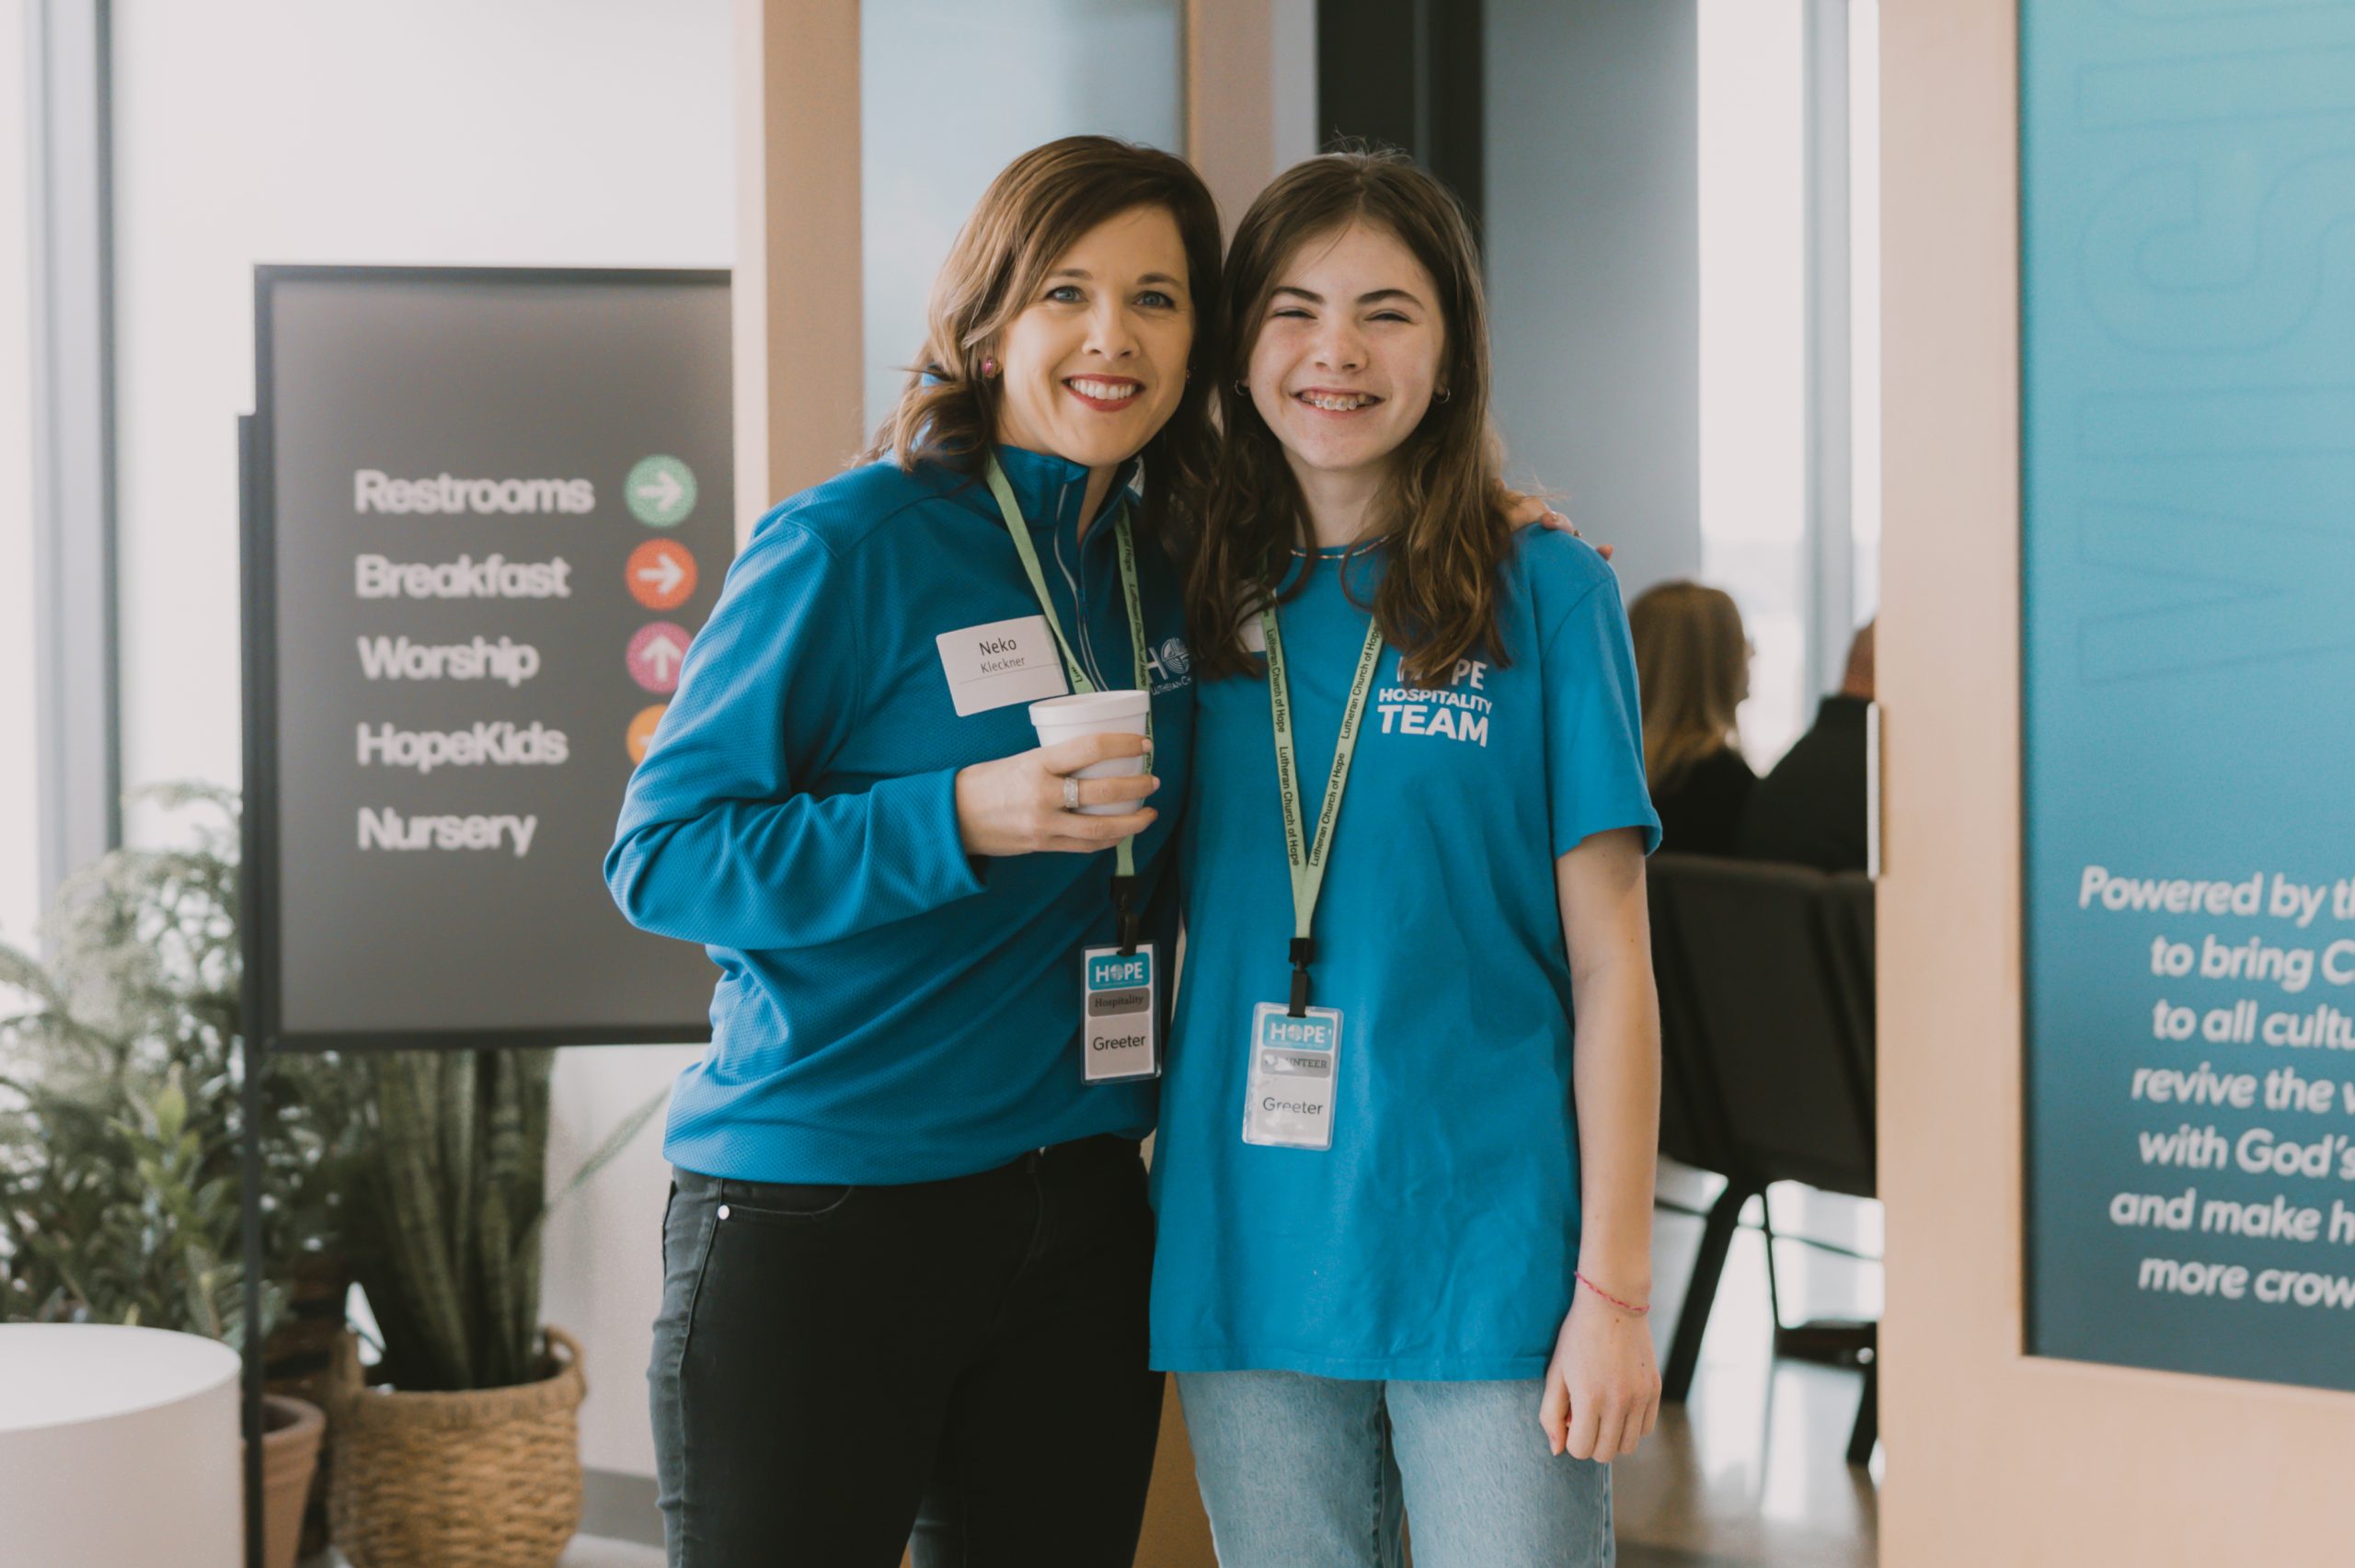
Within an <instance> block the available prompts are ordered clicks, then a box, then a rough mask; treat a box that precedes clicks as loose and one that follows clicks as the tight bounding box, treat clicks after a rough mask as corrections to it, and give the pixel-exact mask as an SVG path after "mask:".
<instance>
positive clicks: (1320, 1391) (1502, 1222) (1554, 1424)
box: [1153, 155, 1659, 1568]
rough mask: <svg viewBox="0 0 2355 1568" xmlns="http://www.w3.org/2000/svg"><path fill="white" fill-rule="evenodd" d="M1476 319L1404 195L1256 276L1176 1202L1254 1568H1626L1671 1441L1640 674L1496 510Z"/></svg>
mask: <svg viewBox="0 0 2355 1568" xmlns="http://www.w3.org/2000/svg"><path fill="white" fill-rule="evenodd" d="M1479 276H1480V273H1479V264H1478V260H1477V258H1476V255H1475V253H1474V250H1473V246H1472V243H1471V240H1470V237H1469V235H1467V233H1466V231H1465V224H1464V222H1463V220H1462V217H1461V215H1460V214H1459V212H1457V210H1456V208H1455V207H1454V204H1453V201H1452V200H1450V199H1449V198H1448V197H1447V196H1446V194H1445V193H1444V191H1443V190H1442V189H1441V188H1440V187H1439V186H1438V185H1437V184H1436V183H1434V182H1433V181H1432V180H1431V179H1430V178H1429V177H1427V176H1425V175H1423V174H1421V173H1419V171H1417V170H1416V169H1415V168H1414V167H1413V166H1411V165H1409V164H1407V162H1405V161H1404V160H1403V159H1400V158H1396V157H1395V156H1362V155H1331V156H1327V157H1321V158H1316V159H1312V160H1311V161H1309V162H1308V163H1305V164H1303V165H1301V166H1297V167H1295V168H1294V169H1292V171H1290V172H1289V173H1287V174H1285V175H1284V176H1282V177H1280V178H1279V179H1278V180H1277V181H1276V182H1275V184H1273V185H1272V186H1270V187H1269V189H1268V190H1267V191H1266V192H1265V193H1264V194H1263V195H1262V196H1261V197H1260V198H1259V199H1258V201H1257V202H1256V203H1255V204H1254V205H1253V207H1252V209H1251V212H1250V213H1249V214H1248V215H1247V216H1246V217H1245V219H1244V220H1243V223H1242V224H1241V226H1240V228H1239V230H1238V231H1237V233H1236V235H1235V242H1234V245H1233V246H1232V247H1231V249H1230V251H1229V254H1228V271H1227V287H1228V290H1229V293H1228V308H1229V312H1230V321H1231V323H1232V326H1233V331H1232V334H1231V337H1230V340H1229V343H1228V347H1227V352H1228V354H1229V356H1230V363H1229V367H1228V370H1227V372H1226V374H1225V376H1224V377H1223V382H1224V381H1233V382H1234V383H1235V393H1236V396H1235V402H1234V403H1233V405H1232V409H1233V412H1232V413H1231V415H1230V417H1229V418H1228V421H1227V445H1226V448H1225V452H1224V456H1223V464H1222V468H1221V471H1220V477H1219V482H1218V485H1217V487H1216V489H1215V491H1214V494H1213V498H1212V503H1211V505H1210V509H1209V510H1208V512H1207V514H1206V517H1205V524H1204V537H1203V543H1202V548H1201V550H1200V555H1199V557H1198V559H1197V561H1196V563H1195V566H1194V568H1193V570H1192V572H1191V574H1190V576H1189V589H1188V601H1189V602H1188V607H1189V614H1190V617H1191V624H1192V625H1193V626H1194V628H1195V638H1196V645H1197V646H1196V668H1197V671H1198V673H1199V674H1200V675H1201V676H1202V677H1203V684H1202V685H1201V686H1200V694H1199V697H1198V704H1199V705H1198V709H1197V715H1196V726H1197V728H1196V751H1195V761H1194V775H1195V778H1196V779H1197V780H1198V781H1199V784H1198V788H1197V791H1196V795H1195V797H1194V800H1193V802H1192V805H1191V807H1189V825H1188V828H1187V830H1186V860H1185V888H1186V890H1185V898H1186V912H1187V932H1188V942H1189V950H1188V955H1187V960H1186V975H1185V981H1184V985H1183V988H1182V990H1181V991H1180V994H1179V997H1178V1001H1177V1019H1176V1021H1175V1024H1174V1028H1173V1036H1172V1043H1171V1055H1170V1067H1169V1076H1168V1078H1167V1079H1166V1082H1164V1085H1163V1094H1162V1116H1161V1128H1160V1139H1159V1142H1158V1144H1157V1146H1156V1147H1157V1153H1156V1155H1155V1168H1154V1172H1153V1180H1154V1191H1155V1204H1156V1207H1157V1208H1158V1211H1159V1217H1160V1231H1159V1240H1158V1243H1157V1246H1158V1251H1157V1253H1156V1261H1155V1276H1154V1301H1153V1357H1154V1365H1155V1367H1158V1368H1167V1369H1170V1370H1173V1371H1175V1372H1176V1373H1177V1375H1178V1384H1179V1390H1180V1393H1181V1395H1182V1397H1183V1399H1184V1402H1185V1407H1186V1416H1187V1423H1188V1426H1189V1431H1190V1432H1191V1434H1192V1437H1193V1442H1194V1450H1195V1459H1196V1466H1197V1473H1198V1475H1199V1478H1200V1485H1201V1490H1202V1496H1203V1500H1204V1502H1205V1504H1206V1505H1207V1506H1208V1510H1209V1513H1210V1518H1211V1525H1212V1531H1213V1533H1214V1535H1215V1536H1216V1539H1217V1542H1218V1549H1219V1556H1220V1561H1221V1562H1222V1563H1223V1564H1224V1565H1225V1568H1261V1565H1265V1568H1278V1565H1283V1568H1291V1565H1294V1564H1300V1563H1311V1562H1313V1563H1316V1564H1319V1565H1327V1564H1330V1565H1340V1564H1360V1563H1362V1564H1374V1563H1384V1564H1387V1563H1395V1562H1397V1561H1398V1552H1399V1528H1398V1526H1399V1515H1400V1508H1401V1503H1402V1501H1403V1505H1404V1510H1405V1512H1406V1513H1407V1514H1409V1515H1411V1516H1412V1518H1413V1533H1414V1543H1415V1556H1416V1561H1417V1562H1418V1563H1419V1564H1420V1565H1421V1568H1451V1565H1457V1568H1461V1565H1470V1564H1478V1565H1479V1568H1512V1565H1516V1564H1530V1565H1534V1564H1539V1563H1544V1564H1548V1565H1553V1564H1560V1563H1575V1564H1599V1563H1603V1562H1607V1561H1609V1559H1610V1554H1611V1551H1612V1548H1611V1524H1610V1511H1609V1471H1608V1469H1607V1461H1608V1460H1610V1459H1612V1458H1613V1457H1614V1456H1615V1455H1618V1454H1622V1453H1626V1452H1629V1451H1631V1450H1632V1449H1633V1448H1634V1447H1635V1446H1636V1444H1637V1441H1638V1439H1639V1438H1640V1437H1641V1436H1643V1434H1644V1433H1646V1432H1648V1430H1650V1428H1651V1425H1652V1423H1653V1420H1654V1418H1655V1415H1656V1412H1657V1408H1658V1399H1659V1378H1658V1375H1657V1373H1656V1372H1655V1370H1654V1368H1653V1365H1652V1355H1651V1343H1650V1338H1649V1335H1648V1333H1647V1330H1646V1327H1645V1324H1644V1322H1643V1319H1642V1312H1643V1310H1644V1305H1645V1301H1646V1298H1647V1295H1648V1289H1649V1283H1650V1281H1649V1271H1650V1218H1651V1201H1652V1169H1653V1157H1654V1149H1655V1142H1656V1122H1657V1104H1658V1070H1659V1069H1658V1035H1657V1023H1656V1018H1655V1001H1654V997H1653V994H1652V987H1651V969H1650V962H1649V957H1648V944H1647V936H1646V926H1645V912H1644V890H1643V855H1644V853H1645V850H1646V847H1647V841H1648V840H1649V839H1650V838H1652V837H1653V836H1654V835H1655V834H1656V831H1657V826H1656V819H1655V818H1654V817H1653V815H1652V812H1651V808H1650V807H1649V805H1648V803H1647V801H1646V798H1645V794H1644V786H1643V767H1642V752H1641V742H1640V739H1639V733H1638V721H1637V699H1636V691H1635V681H1634V674H1633V669H1632V664H1631V660H1630V656H1629V651H1628V647H1627V634H1626V622H1625V619H1624V616H1623V614H1622V612H1621V611H1620V608H1619V600H1618V592H1617V589H1616V588H1615V586H1614V581H1613V578H1612V576H1611V573H1610V571H1609V570H1608V568H1607V567H1604V566H1603V563H1602V561H1601V559H1600V558H1599V557H1598V556H1597V555H1596V554H1595V553H1594V552H1593V551H1591V550H1590V549H1589V548H1588V547H1587V546H1586V545H1584V544H1580V543H1578V542H1577V541H1576V540H1574V539H1571V538H1568V537H1563V536H1561V535H1559V534H1557V533H1552V532H1542V531H1534V530H1533V531H1516V530H1515V529H1514V528H1513V527H1512V526H1511V521H1509V518H1508V515H1507V514H1506V512H1505V510H1504V506H1505V503H1506V497H1505V493H1504V492H1503V491H1502V487H1501V486H1500V485H1499V481H1498V472H1497V471H1498V449H1497V445H1496V442H1495V441H1494V439H1493V437H1492V435H1491V433H1490V429H1489V426H1488V340H1487V326H1486V323H1485V319H1484V308H1483V304H1482V301H1481V292H1480V283H1479ZM1262 647H1264V650H1265V652H1264V657H1263V655H1262V653H1261V652H1260V649H1261V648H1262ZM1271 735H1272V737H1273V739H1274V745H1273V746H1272V747H1271V746H1270V737H1271ZM1352 737H1353V739H1352ZM1271 752H1272V753H1273V755H1271ZM1352 760H1354V766H1353V767H1352V765H1351V764H1352ZM1328 768H1329V772H1328ZM1320 802H1321V804H1320ZM1287 807H1291V809H1289V810H1288V809H1287ZM1288 867H1289V868H1290V874H1289V876H1288V875H1287V868H1288ZM1320 883H1321V896H1320ZM1288 884H1289V885H1288ZM1566 938H1567V942H1566ZM1573 1013H1575V1019H1576V1030H1575V1034H1576V1047H1577V1048H1576V1050H1575V1052H1573V1050H1572V1035H1573V1029H1572V1018H1573Z"/></svg>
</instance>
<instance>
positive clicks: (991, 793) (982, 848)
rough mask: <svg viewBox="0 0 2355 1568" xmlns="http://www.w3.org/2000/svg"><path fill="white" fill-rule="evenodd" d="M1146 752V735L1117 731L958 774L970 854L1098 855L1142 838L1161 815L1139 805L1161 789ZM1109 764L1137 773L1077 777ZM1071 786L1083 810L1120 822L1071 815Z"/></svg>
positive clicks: (960, 819)
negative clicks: (1147, 763)
mask: <svg viewBox="0 0 2355 1568" xmlns="http://www.w3.org/2000/svg"><path fill="white" fill-rule="evenodd" d="M1146 750H1147V742H1146V740H1145V738H1144V737H1143V736H1142V735H1132V734H1124V733H1120V732H1118V731H1113V732H1108V733H1104V734H1099V735H1083V736H1080V737H1078V738H1076V739H1072V740H1062V741H1058V742H1056V743H1055V744H1054V745H1052V746H1041V747H1040V748H1039V749H1038V750H1035V751H1024V752H1020V753H1018V754H1017V755H1015V756H1012V757H1002V758H1000V759H999V760H998V761H994V762H976V763H974V764H973V765H972V766H971V767H970V768H963V769H959V771H958V773H957V831H958V833H959V836H960V837H962V838H963V840H964V841H965V853H967V854H985V855H1010V854H1035V853H1040V852H1041V851H1052V852H1055V853H1062V854H1094V853H1097V852H1098V851H1100V850H1108V849H1110V848H1111V847H1112V846H1113V845H1114V844H1117V843H1119V842H1120V841H1121V840H1122V839H1125V838H1128V837H1129V836H1130V835H1132V834H1134V833H1142V832H1143V831H1144V830H1145V829H1146V828H1147V827H1149V826H1151V825H1152V823H1153V820H1154V818H1155V817H1157V816H1158V815H1159V813H1158V812H1156V811H1155V810H1154V809H1153V807H1150V806H1143V805H1139V804H1138V803H1140V802H1142V801H1143V799H1144V797H1145V796H1146V795H1151V794H1152V793H1153V792H1154V791H1155V790H1156V789H1158V788H1160V787H1161V781H1160V780H1159V779H1157V778H1154V777H1152V776H1151V775H1149V774H1147V773H1145V772H1144V759H1145V753H1146ZM1106 763H1111V764H1113V765H1115V766H1119V765H1121V764H1124V763H1125V764H1127V766H1128V767H1129V769H1130V770H1131V771H1130V772H1129V773H1128V774H1127V776H1125V777H1119V778H1100V777H1099V778H1086V779H1082V778H1076V777H1074V776H1073V775H1074V774H1077V773H1079V772H1080V771H1081V770H1083V769H1095V768H1098V767H1101V766H1103V765H1104V764H1106ZM1066 782H1068V783H1069V784H1071V786H1072V791H1071V793H1073V794H1074V795H1076V796H1077V805H1078V806H1079V807H1097V808H1098V809H1099V810H1100V809H1101V808H1104V807H1109V808H1110V809H1111V810H1112V811H1113V812H1114V813H1116V815H1111V816H1105V815H1097V814H1095V813H1083V811H1081V810H1067V809H1065V808H1064V804H1063V802H1064V799H1065V794H1066V792H1065V789H1064V785H1065V784H1066ZM1130 807H1134V809H1130Z"/></svg>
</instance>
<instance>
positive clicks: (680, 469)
mask: <svg viewBox="0 0 2355 1568" xmlns="http://www.w3.org/2000/svg"><path fill="white" fill-rule="evenodd" d="M623 494H624V497H625V498H626V499H627V500H628V502H629V509H630V511H631V513H632V514H633V515H634V516H636V517H637V519H638V521H640V522H642V523H644V524H646V525H647V526H648V527H649V528H676V527H678V526H679V524H681V523H683V522H684V521H687V514H688V513H689V512H691V511H693V510H695V470H694V469H692V468H690V467H688V466H687V465H686V464H684V463H682V462H680V461H679V460H678V459H677V458H675V457H665V456H662V455H661V454H660V453H657V454H656V455H655V456H652V457H647V458H641V459H639V460H638V466H636V467H635V468H632V469H631V470H630V471H629V478H628V480H627V481H626V482H625V484H624V486H623Z"/></svg>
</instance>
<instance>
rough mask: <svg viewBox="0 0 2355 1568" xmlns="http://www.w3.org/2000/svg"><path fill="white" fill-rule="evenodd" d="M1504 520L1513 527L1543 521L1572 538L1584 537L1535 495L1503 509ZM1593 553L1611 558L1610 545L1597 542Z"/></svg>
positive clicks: (1607, 558) (1574, 526)
mask: <svg viewBox="0 0 2355 1568" xmlns="http://www.w3.org/2000/svg"><path fill="white" fill-rule="evenodd" d="M1505 521H1507V522H1510V523H1511V524H1512V525H1513V526H1514V527H1515V528H1526V527H1527V526H1529V524H1531V523H1533V522H1539V523H1544V524H1545V526H1546V527H1547V528H1550V529H1552V530H1553V531H1554V532H1557V533H1567V534H1568V535H1569V536H1570V537H1571V538H1573V539H1584V538H1585V537H1586V535H1585V534H1583V533H1580V532H1579V525H1578V524H1577V523H1575V522H1572V521H1570V520H1569V519H1568V518H1566V517H1564V516H1563V515H1562V514H1561V513H1560V512H1557V511H1556V510H1555V509H1553V508H1551V507H1549V506H1547V505H1546V504H1545V502H1544V501H1542V500H1539V499H1538V498H1536V497H1535V496H1523V497H1522V498H1520V499H1518V500H1516V501H1514V502H1513V503H1512V504H1511V506H1510V507H1508V508H1507V509H1506V510H1505ZM1594 553H1595V554H1596V555H1600V556H1602V557H1603V559H1604V560H1606V561H1607V560H1609V559H1611V546H1610V545H1608V544H1597V545H1596V546H1595V547H1594Z"/></svg>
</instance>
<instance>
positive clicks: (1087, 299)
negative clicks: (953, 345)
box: [996, 207, 1194, 468]
mask: <svg viewBox="0 0 2355 1568" xmlns="http://www.w3.org/2000/svg"><path fill="white" fill-rule="evenodd" d="M1193 347H1194V307H1193V301H1192V298H1191V296H1190V295H1189V293H1188V292H1187V269H1186V246H1185V243H1184V241H1183V240H1182V239H1181V238H1180V236H1179V235H1178V232H1177V221H1176V220H1175V219H1174V218H1172V217H1171V216H1170V215H1169V213H1168V212H1166V211H1165V210H1164V209H1162V208H1159V207H1139V208H1136V209H1134V210H1132V211H1131V212H1123V213H1120V215H1119V216H1117V217H1113V218H1109V219H1107V220H1106V221H1105V222H1103V223H1098V224H1097V226H1096V227H1094V228H1092V229H1090V230H1088V231H1087V233H1086V234H1085V235H1081V236H1080V238H1079V240H1078V242H1077V243H1076V244H1074V246H1072V247H1071V249H1070V250H1068V251H1066V252H1065V253H1064V254H1063V255H1062V256H1060V257H1058V258H1056V259H1055V264H1054V266H1053V267H1052V268H1051V269H1049V271H1048V274H1047V277H1046V279H1045V280H1044V281H1043V282H1041V283H1040V286H1039V289H1038V291H1037V292H1036V294H1035V295H1034V296H1033V298H1032V299H1031V300H1030V301H1029V302H1028V303H1027V304H1025V305H1024V306H1023V308H1022V311H1021V314H1020V315H1017V316H1016V317H1015V318H1014V320H1013V322H1012V323H1011V324H1010V325H1009V326H1007V327H1006V329H1005V335H1004V338H1003V339H1002V340H1001V341H1000V342H999V344H998V345H997V352H996V357H997V360H998V361H999V364H1000V366H1001V368H1002V369H1003V371H1004V372H1005V396H1004V402H1003V403H1002V404H1001V405H1000V413H999V417H998V432H997V435H998V440H1000V441H1005V442H1007V443H1009V444H1011V445H1014V446H1018V447H1025V448H1028V449H1029V450H1030V451H1032V452H1049V453H1051V454H1053V455H1055V456H1057V457H1063V458H1067V459H1069V460H1070V461H1072V462H1074V463H1077V464H1085V465H1086V466H1087V467H1089V468H1106V467H1109V466H1111V465H1113V464H1120V463H1125V462H1127V461H1128V460H1129V459H1130V458H1132V457H1133V456H1135V455H1136V454H1137V452H1140V451H1142V450H1143V447H1144V444H1145V443H1146V442H1147V441H1151V440H1152V439H1153V438H1154V437H1155V435H1157V434H1158V433H1159V432H1160V430H1161V427H1162V426H1163V425H1165V424H1166V423H1168V421H1169V416H1170V415H1171V414H1173V413H1174V412H1176V411H1177V401H1178V398H1179V397H1180V396H1181V395H1183V393H1184V392H1185V389H1186V360H1187V356H1188V355H1189V354H1190V353H1191V352H1192V351H1193Z"/></svg>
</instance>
